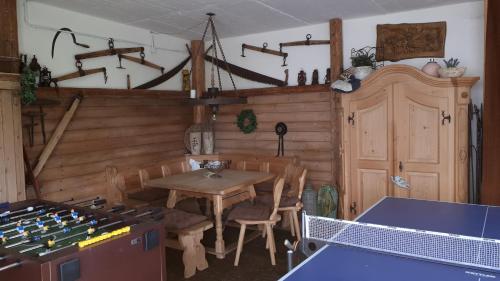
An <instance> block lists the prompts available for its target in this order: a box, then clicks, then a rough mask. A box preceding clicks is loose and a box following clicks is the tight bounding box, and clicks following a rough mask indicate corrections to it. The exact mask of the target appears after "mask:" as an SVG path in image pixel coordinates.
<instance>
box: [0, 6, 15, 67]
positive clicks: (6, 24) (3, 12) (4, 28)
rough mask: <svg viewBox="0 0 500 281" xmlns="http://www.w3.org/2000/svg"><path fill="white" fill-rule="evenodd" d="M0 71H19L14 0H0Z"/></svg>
mask: <svg viewBox="0 0 500 281" xmlns="http://www.w3.org/2000/svg"><path fill="white" fill-rule="evenodd" d="M0 7H2V8H1V9H0V38H1V39H0V72H6V73H19V49H18V45H19V44H18V42H17V10H16V1H13V0H0Z"/></svg>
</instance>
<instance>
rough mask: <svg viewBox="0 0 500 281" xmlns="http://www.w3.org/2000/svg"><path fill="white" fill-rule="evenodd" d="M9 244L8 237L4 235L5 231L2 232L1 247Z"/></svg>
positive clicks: (0, 235)
mask: <svg viewBox="0 0 500 281" xmlns="http://www.w3.org/2000/svg"><path fill="white" fill-rule="evenodd" d="M6 242H7V236H5V234H4V233H3V231H0V245H3V244H5V243H6Z"/></svg>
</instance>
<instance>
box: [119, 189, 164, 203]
mask: <svg viewBox="0 0 500 281" xmlns="http://www.w3.org/2000/svg"><path fill="white" fill-rule="evenodd" d="M168 194H169V191H168V189H162V188H145V189H143V190H140V191H137V192H133V193H129V194H128V195H127V197H128V198H130V199H134V200H139V201H144V202H154V201H158V200H167V199H168Z"/></svg>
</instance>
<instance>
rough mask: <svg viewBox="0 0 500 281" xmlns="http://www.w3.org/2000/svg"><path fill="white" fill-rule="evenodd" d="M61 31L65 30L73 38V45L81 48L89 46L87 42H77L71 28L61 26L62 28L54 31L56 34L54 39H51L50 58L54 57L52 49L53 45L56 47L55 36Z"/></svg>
mask: <svg viewBox="0 0 500 281" xmlns="http://www.w3.org/2000/svg"><path fill="white" fill-rule="evenodd" d="M63 31H66V32H69V33H70V35H71V37H72V38H73V43H74V44H75V45H77V46H80V47H83V48H90V46H89V45H87V44H83V43H78V42H77V41H76V36H75V34H74V33H73V31H72V30H71V29H69V28H67V27H63V28H61V29H59V30H58V31H57V32H56V34H55V35H54V39H52V51H51V52H50V53H51V55H52V58H54V49H55V47H56V40H57V37H58V36H59V34H61V32H63Z"/></svg>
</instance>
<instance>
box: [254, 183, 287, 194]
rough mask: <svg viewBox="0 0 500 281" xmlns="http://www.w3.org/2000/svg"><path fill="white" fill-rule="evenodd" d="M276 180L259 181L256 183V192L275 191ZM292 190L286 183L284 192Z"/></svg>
mask: <svg viewBox="0 0 500 281" xmlns="http://www.w3.org/2000/svg"><path fill="white" fill-rule="evenodd" d="M273 187H274V180H272V181H266V182H262V183H258V184H255V185H254V188H255V192H256V193H273ZM289 190H290V185H289V184H288V183H285V185H284V186H283V194H286V193H288V191H289Z"/></svg>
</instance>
